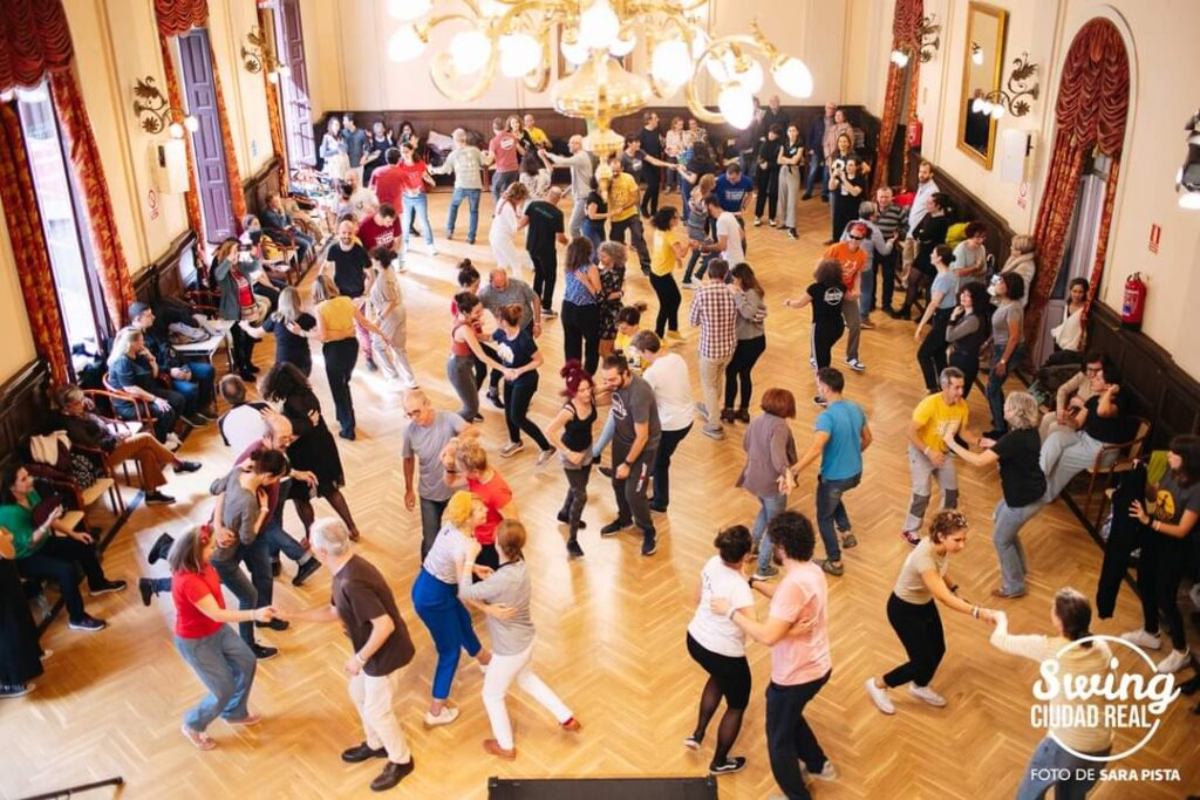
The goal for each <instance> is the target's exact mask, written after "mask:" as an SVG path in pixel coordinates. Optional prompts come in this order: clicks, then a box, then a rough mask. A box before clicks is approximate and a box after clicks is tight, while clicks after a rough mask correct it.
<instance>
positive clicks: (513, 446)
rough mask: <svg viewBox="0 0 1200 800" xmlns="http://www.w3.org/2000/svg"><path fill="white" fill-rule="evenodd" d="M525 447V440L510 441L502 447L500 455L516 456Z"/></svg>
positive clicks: (506, 456) (505, 456) (504, 456)
mask: <svg viewBox="0 0 1200 800" xmlns="http://www.w3.org/2000/svg"><path fill="white" fill-rule="evenodd" d="M524 449H525V443H524V442H509V443H508V444H506V445H504V447H501V448H500V457H501V458H512V457H513V456H515V455H516V454H517V453H519V452H521V451H522V450H524Z"/></svg>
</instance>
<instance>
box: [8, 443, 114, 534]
mask: <svg viewBox="0 0 1200 800" xmlns="http://www.w3.org/2000/svg"><path fill="white" fill-rule="evenodd" d="M71 449H72V451H73V452H80V453H84V454H85V455H87V456H88V458H89V459H91V461H92V462H93V463H94V464H95V465H96V468H97V470H98V471H99V472H100V477H98V478H96V480H95V482H94V483H92V485H91V486H80V485H79V483H78V481H76V479H75V476H74V475H72V474H71V473H70V471H68V470H63V469H59V468H58V467H56V466H53V465H50V464H42V463H40V462H35V461H33V460H32V459H30V460H29V461H27V462H26V464H25V469H27V470H28V471H29V474H30V475H32V476H33V478H34V479H35V480H37V481H40V482H42V483H43V484H45V485H46V486H48V487H50V488H51V489H53V490H54V491H55V492H56V493H57V494H59V495H62V496H63V497H64V498H66V500H67V502H68V504H69V505H70V506H72V508H73V510H74V511H75V512H78V514H79V516H78V517H76V516H74V515H71V516H70V517H68V516H67V514H70V513H71V512H70V511H67V514H64V516H63V520H64V522H66V523H67V524H68V525H71V527H74V525H75V524H78V522H79V521H80V520H82V521H83V522H84V524H85V525H86V526H87V527H88V528H89V529H90V528H91V527H92V524H91V521H90V520H88V510H89V509H90V508H91V507H92V506H93V505H95V503H96V502H97V501H98V500H99V499H100V498H101V497H104V496H105V495H108V503H109V507H110V508H111V509H112V512H113V513H114V514H116V515H117V516H121V515H122V514H124V513H125V500H124V499H123V498H122V497H121V492H120V490H119V489H118V488H117V482H116V480H115V479H114V478H113V475H112V470H111V469H110V468H109V466H108V462H107V461H106V460H105V458H104V453H102V452H101V451H99V450H93V449H91V448H86V447H81V446H79V445H75V444H72V446H71Z"/></svg>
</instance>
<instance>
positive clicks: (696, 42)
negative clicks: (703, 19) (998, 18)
mask: <svg viewBox="0 0 1200 800" xmlns="http://www.w3.org/2000/svg"><path fill="white" fill-rule="evenodd" d="M707 47H708V35H707V34H706V33H705V32H704V31H702V30H696V31H695V32H694V33H693V34H692V61H699V60H700V56H702V55H704V50H705V49H706V48H707Z"/></svg>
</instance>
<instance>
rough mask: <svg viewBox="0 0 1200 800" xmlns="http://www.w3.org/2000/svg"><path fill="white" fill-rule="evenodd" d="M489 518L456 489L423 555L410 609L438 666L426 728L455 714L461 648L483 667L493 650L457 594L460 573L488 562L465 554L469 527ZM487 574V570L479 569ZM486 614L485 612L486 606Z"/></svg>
mask: <svg viewBox="0 0 1200 800" xmlns="http://www.w3.org/2000/svg"><path fill="white" fill-rule="evenodd" d="M486 518H487V509H486V508H485V507H484V505H483V502H482V501H480V500H476V499H475V498H474V497H472V495H471V493H470V492H465V491H459V492H455V493H454V495H453V496H452V497H451V498H450V500H449V501H448V502H447V503H446V511H445V513H443V514H442V529H441V530H440V531H439V532H438V535H437V538H436V539H435V540H434V542H433V546H432V547H430V548H429V552H428V553H427V554H426V555H425V561H424V562H422V564H421V571H420V572H419V573H418V574H417V580H416V583H414V584H413V588H412V601H413V609H414V610H415V611H416V612H417V616H418V617H420V618H421V622H423V623H425V627H426V628H428V629H429V635H430V636H432V637H433V645H434V647H435V648H437V654H438V657H437V667H436V668H435V670H434V673H433V699H432V700H431V701H430V703H429V710H428V711H426V712H425V725H426V727H431V728H432V727H435V726H437V725H449V724H450V723H451V722H453V721H454V720H455V719H457V718H458V708H457V707H455V706H452V705H450V703H449V698H450V685H451V684H452V683H453V682H454V673H455V672H457V671H458V659H459V651H460V650H466V651H467V655H469V656H472V657H474V658H476V659H478V661H479V663H480V664H482V665H483V666H487V664H488V663H489V662H491V660H492V654H491V653H490V652H488V651H487V650H485V649H484V648H483V645H481V644H480V643H479V637H478V636H476V635H475V629H474V628H473V627H471V615H470V614H469V613H467V609H466V607H465V606H464V605H463V604H462V601H461V600H459V599H458V583H459V577H460V576H461V575H462V574H463V572H465V571H466V570H468V569H474V570H476V573H477V574H481V573H482V570H484V569H487V568H486V567H479V566H477V565H476V564H475V563H474V561H473V559H471V558H468V555H469V554H470V553H471V543H472V541H473V536H472V531H474V530H475V526H476V525H479V524H480V523H481V522H483V521H484V519H486ZM482 574H487V573H482ZM484 613H489V611H488V610H487V609H484Z"/></svg>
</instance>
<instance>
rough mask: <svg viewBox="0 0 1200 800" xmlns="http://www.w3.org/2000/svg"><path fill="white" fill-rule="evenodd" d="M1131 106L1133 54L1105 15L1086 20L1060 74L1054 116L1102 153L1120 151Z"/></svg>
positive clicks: (1061, 124)
mask: <svg viewBox="0 0 1200 800" xmlns="http://www.w3.org/2000/svg"><path fill="white" fill-rule="evenodd" d="M1128 110H1129V57H1128V54H1127V53H1126V52H1125V43H1124V42H1123V41H1122V40H1121V33H1120V31H1118V30H1117V28H1116V26H1115V25H1113V24H1112V23H1111V22H1109V21H1108V20H1106V19H1094V20H1092V21H1091V22H1089V23H1087V24H1086V25H1084V26H1083V27H1082V28H1081V29H1080V30H1079V33H1077V34H1076V35H1075V39H1074V41H1072V42H1071V49H1070V50H1068V51H1067V58H1066V61H1065V62H1064V63H1063V71H1062V77H1061V78H1060V79H1059V89H1058V105H1057V107H1056V108H1055V121H1056V122H1057V124H1058V127H1059V128H1060V129H1064V128H1065V129H1067V130H1071V131H1072V132H1073V133H1074V135H1075V136H1077V137H1080V138H1081V139H1083V140H1084V141H1093V142H1095V143H1096V145H1097V146H1099V148H1100V150H1101V152H1103V153H1104V154H1105V155H1108V156H1113V157H1116V156H1119V155H1120V154H1121V146H1122V144H1123V143H1124V141H1125V118H1126V116H1127V112H1128Z"/></svg>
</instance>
